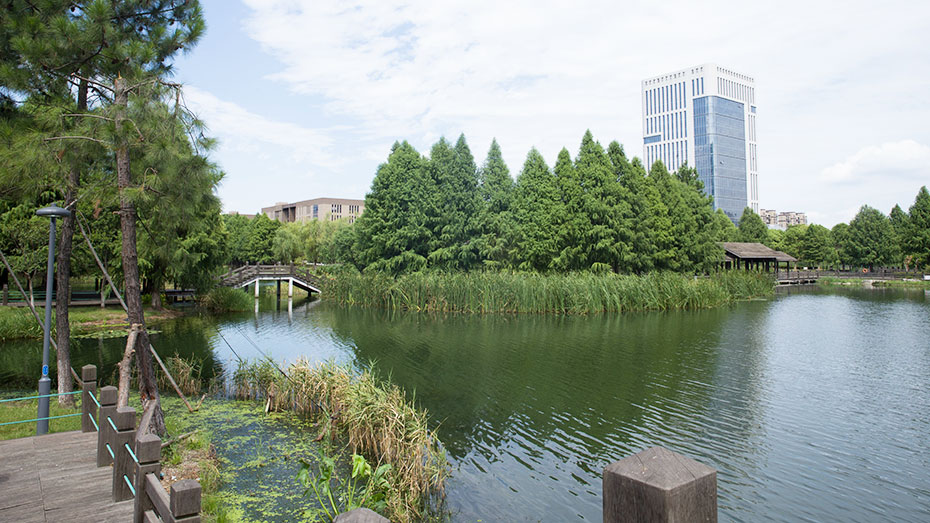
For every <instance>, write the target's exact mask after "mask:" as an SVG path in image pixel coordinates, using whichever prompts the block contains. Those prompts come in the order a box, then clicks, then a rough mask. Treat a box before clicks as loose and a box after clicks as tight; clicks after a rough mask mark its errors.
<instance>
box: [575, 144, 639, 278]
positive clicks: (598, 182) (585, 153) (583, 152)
mask: <svg viewBox="0 0 930 523" xmlns="http://www.w3.org/2000/svg"><path fill="white" fill-rule="evenodd" d="M575 173H576V175H577V178H578V180H579V181H580V183H581V186H582V188H583V191H582V193H581V194H582V198H581V201H580V207H579V208H578V210H579V211H580V212H581V213H583V215H584V216H586V217H587V223H586V227H585V228H584V229H582V231H581V233H582V234H581V241H582V245H583V246H584V268H586V269H587V268H590V269H595V270H612V271H614V272H618V271H619V270H620V268H621V265H622V264H623V263H624V261H625V259H626V258H629V257H630V250H631V246H630V244H631V240H632V234H631V231H630V227H629V226H628V224H627V223H626V220H625V218H626V217H627V216H629V214H630V207H629V203H628V201H627V200H628V198H626V197H625V194H624V193H625V190H624V188H623V186H622V185H620V182H619V180H618V179H617V176H616V174H615V173H614V170H613V168H612V166H611V164H610V161H609V160H608V158H607V155H606V154H605V152H604V149H603V147H601V144H599V143H598V142H597V141H595V140H594V136H593V135H592V134H591V131H587V132H586V133H585V135H584V137H583V138H582V140H581V147H580V149H579V152H578V157H577V159H576V160H575ZM578 223H581V221H580V220H579V222H578Z"/></svg>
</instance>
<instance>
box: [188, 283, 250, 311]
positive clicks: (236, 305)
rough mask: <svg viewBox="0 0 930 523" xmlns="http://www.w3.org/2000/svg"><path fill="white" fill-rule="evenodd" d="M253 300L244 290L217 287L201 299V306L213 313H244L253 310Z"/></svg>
mask: <svg viewBox="0 0 930 523" xmlns="http://www.w3.org/2000/svg"><path fill="white" fill-rule="evenodd" d="M253 299H254V298H252V297H251V296H249V294H248V293H247V292H245V291H243V290H242V289H232V288H229V287H222V286H217V287H214V288H213V289H212V290H210V292H208V293H207V294H205V295H203V296H202V297H201V298H200V305H201V306H202V307H205V308H207V309H209V310H210V311H211V312H243V311H248V310H250V309H251V308H252V305H253V304H254V301H253Z"/></svg>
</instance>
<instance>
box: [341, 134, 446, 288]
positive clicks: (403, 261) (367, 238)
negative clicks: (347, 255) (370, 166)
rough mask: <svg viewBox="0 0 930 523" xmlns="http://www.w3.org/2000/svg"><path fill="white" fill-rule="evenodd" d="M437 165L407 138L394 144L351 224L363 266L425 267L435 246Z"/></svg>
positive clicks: (401, 269) (386, 268)
mask: <svg viewBox="0 0 930 523" xmlns="http://www.w3.org/2000/svg"><path fill="white" fill-rule="evenodd" d="M441 143H445V142H444V141H442V142H441ZM437 145H439V144H437ZM433 149H434V154H435V153H437V152H440V153H442V152H444V150H448V156H450V157H451V149H449V148H448V146H445V147H440V148H438V150H437V147H434V148H433ZM437 156H438V154H437ZM431 160H432V159H431ZM450 163H451V162H450ZM435 165H436V164H433V163H429V164H428V163H427V161H426V160H424V158H423V157H422V156H420V153H418V152H417V151H416V149H414V148H413V147H412V146H411V145H410V144H408V143H407V142H403V143H395V144H394V146H393V147H392V148H391V155H390V156H388V161H387V163H383V164H381V165H380V166H379V167H378V172H377V174H375V179H374V181H372V184H371V192H369V193H368V194H367V195H366V196H365V212H364V213H363V214H362V216H361V217H360V218H359V219H358V221H357V222H355V225H354V227H353V228H354V229H356V234H357V236H356V248H355V251H356V256H355V258H356V264H357V266H358V267H359V268H360V269H365V270H372V271H383V272H388V273H391V274H395V275H396V274H401V273H405V272H414V271H418V270H421V269H423V268H425V267H426V257H427V255H429V253H430V252H431V247H433V246H434V245H436V244H435V242H434V241H433V234H432V231H431V225H434V224H435V223H436V217H437V215H438V211H437V206H436V204H435V202H436V201H437V200H438V190H437V187H436V183H435V181H434V179H433V177H432V176H431V175H430V170H431V169H432V168H433V167H434V166H435Z"/></svg>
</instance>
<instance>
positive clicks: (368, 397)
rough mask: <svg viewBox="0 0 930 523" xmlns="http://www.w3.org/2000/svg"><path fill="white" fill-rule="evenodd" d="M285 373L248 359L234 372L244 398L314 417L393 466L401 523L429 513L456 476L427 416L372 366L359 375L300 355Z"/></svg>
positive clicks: (331, 434) (330, 438) (333, 435)
mask: <svg viewBox="0 0 930 523" xmlns="http://www.w3.org/2000/svg"><path fill="white" fill-rule="evenodd" d="M285 372H286V373H287V377H285V376H284V375H283V374H282V373H281V372H280V371H279V370H278V369H277V368H275V367H274V365H273V364H272V363H270V362H268V361H257V362H253V363H242V364H240V366H239V368H238V369H237V370H236V372H235V373H234V375H233V387H234V390H235V393H236V396H237V397H238V398H241V399H261V400H263V401H264V403H265V405H266V408H267V409H268V410H278V411H289V410H293V411H295V412H297V413H299V414H303V415H305V416H308V417H309V418H310V419H312V420H314V421H316V423H317V427H318V428H319V431H320V432H319V436H318V437H319V439H323V440H325V441H327V442H334V441H335V440H337V439H340V440H342V439H343V438H344V440H345V441H347V446H348V447H349V448H350V449H351V451H352V452H356V453H358V454H360V455H363V456H365V457H366V458H367V459H368V460H370V461H371V462H372V463H373V464H374V465H373V466H374V467H375V468H378V467H379V466H380V465H383V464H390V465H391V469H390V470H391V473H390V474H389V478H388V481H389V482H390V485H391V487H390V489H388V490H389V494H388V496H387V499H386V500H385V504H386V507H387V514H386V515H387V516H388V517H389V518H390V519H391V520H392V521H398V522H404V521H414V520H418V519H420V518H421V517H423V515H424V513H425V511H426V510H428V505H429V500H430V499H431V498H432V496H434V495H435V496H438V495H441V493H442V491H443V487H444V483H445V480H446V478H447V476H448V474H449V463H448V461H447V459H446V455H445V451H444V450H443V448H442V445H441V444H440V442H439V440H438V438H437V437H436V433H435V432H434V431H432V430H430V429H429V427H428V417H427V413H426V412H425V411H423V410H421V409H418V408H416V407H415V406H414V405H413V402H412V401H410V400H408V399H407V397H406V396H405V394H404V392H403V391H401V390H400V388H399V387H397V386H396V385H392V384H389V383H386V382H384V381H382V380H379V379H378V378H377V377H376V376H375V375H374V374H373V373H372V372H371V371H369V370H366V371H363V372H361V373H356V372H354V371H352V370H351V369H350V368H348V367H345V366H341V365H337V364H335V363H332V362H328V363H321V364H317V365H312V364H310V363H309V362H307V361H304V360H299V361H297V362H296V363H293V364H291V365H289V366H288V367H287V368H286V369H285Z"/></svg>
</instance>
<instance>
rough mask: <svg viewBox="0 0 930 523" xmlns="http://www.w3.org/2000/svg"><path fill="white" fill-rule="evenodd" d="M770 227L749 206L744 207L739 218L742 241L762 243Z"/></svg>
mask: <svg viewBox="0 0 930 523" xmlns="http://www.w3.org/2000/svg"><path fill="white" fill-rule="evenodd" d="M767 232H768V227H766V226H765V223H764V222H763V221H762V218H760V217H759V215H758V214H756V213H755V212H753V210H752V209H751V208H749V207H746V208H745V209H743V215H742V216H741V217H740V219H739V238H740V241H741V242H748V243H762V242H764V241H765V239H766V237H767Z"/></svg>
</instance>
